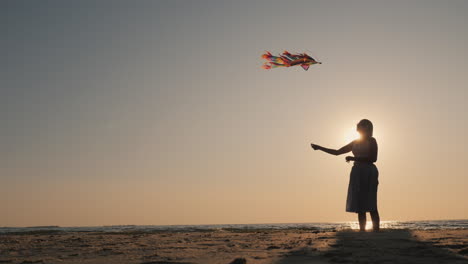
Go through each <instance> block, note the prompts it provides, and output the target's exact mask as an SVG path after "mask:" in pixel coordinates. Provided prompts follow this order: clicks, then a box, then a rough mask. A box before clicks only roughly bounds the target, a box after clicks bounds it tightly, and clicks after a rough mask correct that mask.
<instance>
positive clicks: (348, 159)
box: [345, 156, 354, 162]
mask: <svg viewBox="0 0 468 264" xmlns="http://www.w3.org/2000/svg"><path fill="white" fill-rule="evenodd" d="M345 159H346V162H350V161H352V160H354V157H353V156H346V158H345Z"/></svg>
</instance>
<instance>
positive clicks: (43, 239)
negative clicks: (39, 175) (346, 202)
mask: <svg viewBox="0 0 468 264" xmlns="http://www.w3.org/2000/svg"><path fill="white" fill-rule="evenodd" d="M244 260H245V261H244ZM0 263H139V264H175V263H180V264H182V263H198V264H202V263H207V264H211V263H213V264H215V263H219V264H222V263H226V264H228V263H257V264H261V263H276V264H286V263H292V264H294V263H297V264H301V263H304V264H305V263H468V230H425V231H422V230H417V231H411V230H398V229H384V230H382V231H381V232H378V233H374V232H365V233H361V232H357V231H355V230H340V231H318V230H303V229H287V230H271V229H269V230H248V231H246V230H236V229H223V230H214V231H213V230H210V231H197V232H173V231H162V232H117V233H104V232H31V233H16V234H1V235H0Z"/></svg>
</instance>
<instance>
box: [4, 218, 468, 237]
mask: <svg viewBox="0 0 468 264" xmlns="http://www.w3.org/2000/svg"><path fill="white" fill-rule="evenodd" d="M371 226H372V223H370V222H368V223H367V227H368V228H370V227H371ZM358 228H359V224H358V222H334V223H270V224H215V225H111V226H73V227H62V226H31V227H0V234H5V233H37V232H39V233H49V232H50V233H53V232H106V233H108V232H171V231H173V232H195V231H223V230H224V231H254V230H270V229H274V230H286V229H303V230H317V231H339V230H346V229H358ZM381 228H388V229H411V230H438V229H452V230H456V229H468V220H435V221H381Z"/></svg>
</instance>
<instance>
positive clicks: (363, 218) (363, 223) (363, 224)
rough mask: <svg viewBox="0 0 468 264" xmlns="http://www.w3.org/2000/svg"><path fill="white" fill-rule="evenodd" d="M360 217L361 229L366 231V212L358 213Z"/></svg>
mask: <svg viewBox="0 0 468 264" xmlns="http://www.w3.org/2000/svg"><path fill="white" fill-rule="evenodd" d="M358 219H359V230H360V231H361V232H363V231H366V221H367V219H366V212H361V213H358Z"/></svg>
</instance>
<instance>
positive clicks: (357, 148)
mask: <svg viewBox="0 0 468 264" xmlns="http://www.w3.org/2000/svg"><path fill="white" fill-rule="evenodd" d="M357 131H358V132H359V134H360V135H361V138H360V139H356V140H353V141H352V142H351V143H349V144H348V145H346V146H344V147H342V148H340V149H338V150H335V149H328V148H324V147H322V146H319V145H316V144H311V146H312V148H313V149H314V150H321V151H323V152H326V153H328V154H331V155H341V154H344V153H348V152H350V151H352V152H353V155H354V157H353V156H347V157H346V162H350V161H354V165H353V168H352V169H351V174H350V178H349V185H348V196H347V199H346V212H353V213H357V214H358V220H359V229H360V231H365V229H366V212H370V215H371V218H372V226H373V230H374V231H379V229H380V217H379V212H378V210H377V186H378V185H379V180H378V178H379V171H378V170H377V167H376V166H375V164H374V162H376V161H377V141H376V140H375V138H374V137H373V136H372V132H373V125H372V122H371V121H369V120H367V119H362V120H361V121H359V123H358V124H357Z"/></svg>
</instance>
